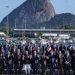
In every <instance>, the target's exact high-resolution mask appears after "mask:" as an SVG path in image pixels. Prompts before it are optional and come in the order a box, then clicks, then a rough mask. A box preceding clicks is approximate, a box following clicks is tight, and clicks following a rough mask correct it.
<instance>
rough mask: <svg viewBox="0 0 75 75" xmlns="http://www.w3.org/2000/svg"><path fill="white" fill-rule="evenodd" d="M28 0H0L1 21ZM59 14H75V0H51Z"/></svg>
mask: <svg viewBox="0 0 75 75" xmlns="http://www.w3.org/2000/svg"><path fill="white" fill-rule="evenodd" d="M24 1H26V0H0V22H1V21H2V19H3V18H4V17H5V16H6V15H8V14H9V13H10V12H11V11H12V10H14V9H15V8H17V7H18V6H20V5H21V4H22V3H23V2H24ZM51 2H52V4H53V6H54V8H55V11H56V13H57V14H61V13H72V14H75V0H51ZM7 6H8V7H7Z"/></svg>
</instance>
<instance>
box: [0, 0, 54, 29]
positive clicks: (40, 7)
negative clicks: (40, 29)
mask: <svg viewBox="0 0 75 75" xmlns="http://www.w3.org/2000/svg"><path fill="white" fill-rule="evenodd" d="M54 16H55V10H54V7H53V5H52V4H51V1H50V0H27V1H25V2H24V3H23V4H22V5H21V6H19V7H18V8H16V9H15V10H13V11H12V12H11V13H10V14H9V15H8V21H9V26H10V28H33V27H32V25H35V24H39V23H44V22H48V21H50V20H51V18H53V17H54ZM7 24H8V23H7V17H5V18H4V19H3V21H2V22H1V26H2V27H3V26H7ZM35 27H36V26H35Z"/></svg>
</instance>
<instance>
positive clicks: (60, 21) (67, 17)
mask: <svg viewBox="0 0 75 75" xmlns="http://www.w3.org/2000/svg"><path fill="white" fill-rule="evenodd" d="M32 27H34V28H40V27H45V28H48V29H49V28H55V29H56V28H61V29H62V28H65V29H71V28H73V29H74V28H75V15H73V14H71V13H62V14H57V15H56V16H55V17H54V18H52V19H51V20H50V21H48V22H44V23H40V24H37V25H32Z"/></svg>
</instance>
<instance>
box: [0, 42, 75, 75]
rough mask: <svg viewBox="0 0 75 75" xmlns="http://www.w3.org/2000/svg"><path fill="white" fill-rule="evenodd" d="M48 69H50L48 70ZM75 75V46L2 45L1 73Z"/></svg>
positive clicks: (0, 49) (0, 48) (49, 44)
mask: <svg viewBox="0 0 75 75" xmlns="http://www.w3.org/2000/svg"><path fill="white" fill-rule="evenodd" d="M47 70H48V71H47ZM38 73H39V74H41V75H46V74H47V73H49V75H60V74H62V75H75V48H74V47H72V46H71V45H69V46H68V47H66V46H64V45H63V44H60V45H59V46H58V45H56V44H51V43H48V44H45V45H41V44H37V43H36V44H33V43H31V42H28V43H26V44H21V43H20V44H18V45H15V44H12V45H10V44H9V45H6V44H1V45H0V74H35V75H37V74H38Z"/></svg>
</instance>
